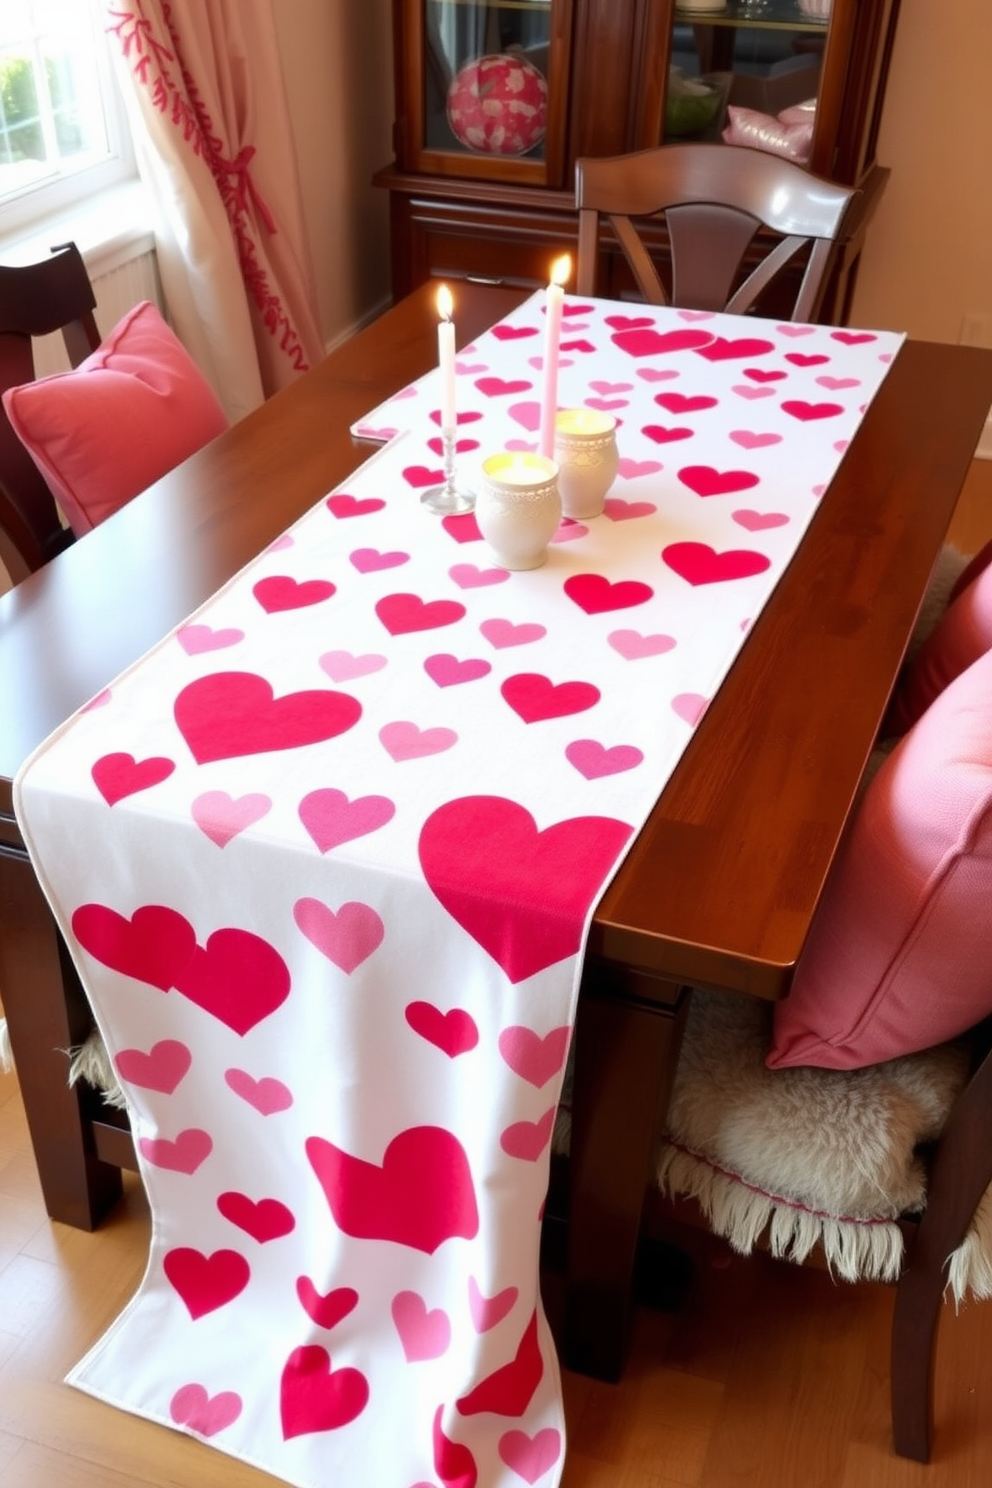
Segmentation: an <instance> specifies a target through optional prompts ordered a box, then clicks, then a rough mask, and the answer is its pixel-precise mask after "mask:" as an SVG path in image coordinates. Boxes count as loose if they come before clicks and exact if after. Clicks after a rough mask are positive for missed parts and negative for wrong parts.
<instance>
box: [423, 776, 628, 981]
mask: <svg viewBox="0 0 992 1488" xmlns="http://www.w3.org/2000/svg"><path fill="white" fill-rule="evenodd" d="M631 831H632V828H631V827H630V826H628V824H627V823H626V822H621V821H615V820H613V819H612V818H610V817H597V816H586V817H570V818H567V819H566V820H565V821H560V822H556V823H554V824H553V825H552V826H550V827H546V828H545V829H544V830H543V831H539V830H538V828H537V824H536V822H535V821H534V818H533V817H532V816H531V814H530V812H529V811H527V810H525V808H524V807H523V806H521V805H519V804H518V803H517V802H516V801H509V800H506V799H505V798H503V797H500V796H463V797H459V798H456V799H455V800H453V801H448V802H446V803H445V804H444V805H443V806H439V807H438V808H437V810H436V811H434V812H432V813H431V815H430V816H429V817H428V818H427V820H426V822H425V823H424V826H423V828H422V829H421V833H420V842H419V854H420V866H421V869H422V871H423V874H424V877H425V879H426V880H427V884H428V886H429V888H430V890H431V893H432V894H434V896H435V897H436V898H437V900H438V901H439V903H440V904H441V905H442V906H443V907H444V909H445V910H447V912H448V914H449V915H451V917H452V919H453V920H455V921H456V922H457V923H458V924H459V925H461V927H462V929H463V930H464V931H465V932H466V933H467V934H468V935H470V936H471V937H472V939H473V940H474V941H475V942H476V943H477V944H478V945H480V946H481V947H482V949H483V950H484V951H485V952H486V953H487V955H489V956H491V957H492V959H493V960H494V961H495V962H496V963H497V964H498V965H499V966H501V967H502V969H503V971H504V972H505V973H506V975H507V976H508V977H509V979H510V981H511V982H513V983H514V984H516V983H518V982H522V981H525V980H526V979H527V978H528V977H531V976H534V975H535V973H537V972H539V971H543V970H544V968H545V967H547V966H554V965H555V964H556V963H557V962H559V961H563V960H565V958H566V957H568V956H574V955H575V954H576V953H577V951H578V950H579V948H580V946H581V942H582V929H583V925H584V924H585V920H586V916H587V914H588V912H589V908H590V906H591V905H592V904H593V902H594V901H595V899H596V897H597V895H598V894H599V893H600V892H601V890H602V887H603V884H604V882H605V880H606V877H607V875H608V874H609V873H610V871H611V870H612V868H613V867H614V865H615V863H616V860H617V857H618V856H619V854H620V852H621V851H622V849H623V847H624V845H625V844H626V843H627V841H628V840H629V838H630V835H631Z"/></svg>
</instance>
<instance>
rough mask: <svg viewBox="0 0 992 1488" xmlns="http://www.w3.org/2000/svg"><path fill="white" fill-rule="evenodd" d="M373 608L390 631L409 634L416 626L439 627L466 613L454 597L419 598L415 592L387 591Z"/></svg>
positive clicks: (431, 628)
mask: <svg viewBox="0 0 992 1488" xmlns="http://www.w3.org/2000/svg"><path fill="white" fill-rule="evenodd" d="M375 612H376V614H377V615H378V617H379V619H380V620H381V621H382V623H383V625H384V626H385V627H386V629H387V630H388V631H389V634H390V635H394V636H395V635H408V634H409V633H410V632H411V631H415V630H439V629H440V628H441V627H442V626H444V625H454V624H455V623H456V622H457V621H459V620H461V618H462V616H463V615H464V614H465V606H464V605H463V604H460V603H459V601H458V600H457V599H426V600H425V599H420V598H419V596H418V595H416V594H387V595H386V596H385V598H384V599H380V600H379V601H378V603H377V604H376V607H375Z"/></svg>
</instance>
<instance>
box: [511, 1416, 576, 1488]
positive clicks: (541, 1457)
mask: <svg viewBox="0 0 992 1488" xmlns="http://www.w3.org/2000/svg"><path fill="white" fill-rule="evenodd" d="M498 1451H499V1456H500V1461H501V1462H505V1463H506V1465H507V1467H508V1468H509V1469H510V1471H511V1472H515V1473H516V1475H517V1477H518V1478H523V1480H524V1482H525V1483H531V1484H534V1483H536V1482H537V1481H538V1479H539V1478H543V1477H544V1474H545V1473H548V1472H550V1471H551V1469H552V1468H553V1467H554V1465H555V1463H556V1462H557V1461H558V1458H559V1457H560V1456H561V1453H562V1438H561V1432H560V1431H558V1430H556V1429H555V1427H554V1426H545V1427H544V1428H543V1430H541V1431H537V1432H535V1433H534V1435H533V1436H528V1435H527V1433H526V1431H506V1432H504V1433H503V1435H502V1436H501V1437H500V1439H499V1446H498Z"/></svg>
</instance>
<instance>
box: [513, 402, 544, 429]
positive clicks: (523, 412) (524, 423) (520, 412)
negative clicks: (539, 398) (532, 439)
mask: <svg viewBox="0 0 992 1488" xmlns="http://www.w3.org/2000/svg"><path fill="white" fill-rule="evenodd" d="M507 412H508V413H509V415H510V417H511V418H512V420H513V422H514V423H515V424H519V425H520V427H521V428H522V429H526V430H527V432H528V433H529V434H536V433H537V431H538V429H539V428H540V427H541V405H540V403H511V405H510V407H509V408H508V409H507Z"/></svg>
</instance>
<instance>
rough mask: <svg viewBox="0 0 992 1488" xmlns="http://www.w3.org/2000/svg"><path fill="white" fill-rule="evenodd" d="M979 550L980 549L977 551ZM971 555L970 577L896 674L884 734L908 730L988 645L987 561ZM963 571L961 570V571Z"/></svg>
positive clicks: (991, 617)
mask: <svg viewBox="0 0 992 1488" xmlns="http://www.w3.org/2000/svg"><path fill="white" fill-rule="evenodd" d="M983 552H984V550H983ZM982 556H983V554H976V556H975V558H973V559H972V561H971V563H970V564H969V569H974V570H976V576H975V577H973V578H972V579H971V581H970V582H969V583H968V584H966V585H965V586H964V587H963V588H962V587H960V586H959V585H958V586H955V589H954V591H953V593H954V595H955V596H956V597H955V598H953V599H952V600H951V603H950V604H949V605H948V607H947V609H946V610H945V611H944V613H943V615H942V616H941V617H940V620H939V621H938V623H937V625H936V626H935V627H934V629H933V631H932V632H931V633H930V635H929V636H928V637H927V639H926V640H925V641H924V642H923V645H922V646H921V647H920V649H919V651H918V652H917V653H916V656H915V657H914V658H913V660H912V661H911V662H910V664H909V666H908V667H907V668H906V671H905V672H904V673H903V675H902V676H901V677H900V679H899V682H898V684H897V685H896V690H895V693H894V695H893V698H892V702H891V703H890V704H889V711H888V713H887V714H886V719H885V726H884V729H883V732H884V733H885V734H887V735H888V734H904V733H905V732H906V730H907V729H909V728H912V726H913V724H914V723H915V722H916V720H917V719H918V718H919V717H921V716H922V714H923V713H924V712H925V711H926V709H927V708H928V707H929V706H930V704H931V703H932V702H933V701H934V699H935V698H936V697H938V696H939V694H940V693H941V692H943V690H944V688H945V687H946V686H947V684H948V683H949V682H952V681H953V680H954V678H955V677H957V676H960V674H961V673H962V672H963V671H964V670H965V668H966V667H969V666H970V665H971V663H972V662H973V661H976V660H977V659H978V657H979V656H982V655H984V653H985V652H986V651H988V650H990V649H992V563H990V562H989V560H988V559H986V562H985V566H984V567H982V566H980V565H979V559H980V558H981V557H982ZM967 572H968V569H965V573H967Z"/></svg>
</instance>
